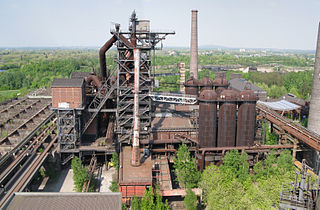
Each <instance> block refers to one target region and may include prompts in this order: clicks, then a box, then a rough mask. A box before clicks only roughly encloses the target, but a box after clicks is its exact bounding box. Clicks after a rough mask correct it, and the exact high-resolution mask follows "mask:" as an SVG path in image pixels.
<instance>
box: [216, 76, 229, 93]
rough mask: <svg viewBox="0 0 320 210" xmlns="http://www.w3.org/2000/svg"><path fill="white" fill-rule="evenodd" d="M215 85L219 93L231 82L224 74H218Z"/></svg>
mask: <svg viewBox="0 0 320 210" xmlns="http://www.w3.org/2000/svg"><path fill="white" fill-rule="evenodd" d="M213 86H214V88H215V91H216V93H217V94H218V95H219V94H220V93H221V92H222V91H223V90H225V89H227V88H228V86H229V82H228V81H227V79H226V78H225V77H223V75H222V76H220V75H217V76H216V77H215V80H214V82H213Z"/></svg>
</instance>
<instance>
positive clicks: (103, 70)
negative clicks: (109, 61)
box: [99, 35, 117, 80]
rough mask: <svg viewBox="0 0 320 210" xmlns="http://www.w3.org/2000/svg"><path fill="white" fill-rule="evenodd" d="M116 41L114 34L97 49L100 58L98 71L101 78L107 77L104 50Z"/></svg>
mask: <svg viewBox="0 0 320 210" xmlns="http://www.w3.org/2000/svg"><path fill="white" fill-rule="evenodd" d="M116 41H117V38H116V36H115V35H114V36H112V37H111V38H110V39H109V40H108V41H107V42H106V43H105V44H104V45H103V46H102V47H101V48H100V51H99V58H100V73H101V78H102V80H105V79H106V78H107V66H106V52H107V51H108V50H109V49H110V48H111V47H112V45H113V43H115V42H116Z"/></svg>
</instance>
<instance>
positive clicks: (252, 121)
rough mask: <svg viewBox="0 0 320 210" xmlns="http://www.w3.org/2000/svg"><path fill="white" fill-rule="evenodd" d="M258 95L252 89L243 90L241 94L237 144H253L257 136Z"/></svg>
mask: <svg viewBox="0 0 320 210" xmlns="http://www.w3.org/2000/svg"><path fill="white" fill-rule="evenodd" d="M256 102H257V96H256V94H255V93H254V92H253V91H252V90H243V91H241V92H240V96H239V108H238V122H237V140H236V145H237V146H252V145H253V142H254V136H255V125H256Z"/></svg>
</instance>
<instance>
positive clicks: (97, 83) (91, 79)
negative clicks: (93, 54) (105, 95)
mask: <svg viewBox="0 0 320 210" xmlns="http://www.w3.org/2000/svg"><path fill="white" fill-rule="evenodd" d="M86 82H87V84H88V85H89V84H90V83H91V82H93V83H94V85H95V86H96V87H97V88H98V89H100V88H101V86H102V85H101V82H100V80H99V78H98V77H97V76H96V75H90V76H88V78H87V80H86Z"/></svg>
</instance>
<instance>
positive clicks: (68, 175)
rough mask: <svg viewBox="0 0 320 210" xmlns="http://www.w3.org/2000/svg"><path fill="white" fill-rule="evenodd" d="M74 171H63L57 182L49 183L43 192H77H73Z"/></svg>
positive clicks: (68, 169)
mask: <svg viewBox="0 0 320 210" xmlns="http://www.w3.org/2000/svg"><path fill="white" fill-rule="evenodd" d="M72 177H73V171H72V169H70V168H67V169H63V170H62V171H61V172H60V173H59V177H58V178H57V180H56V181H55V182H48V183H47V185H46V186H45V187H44V189H43V192H75V191H74V190H73V179H72Z"/></svg>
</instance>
